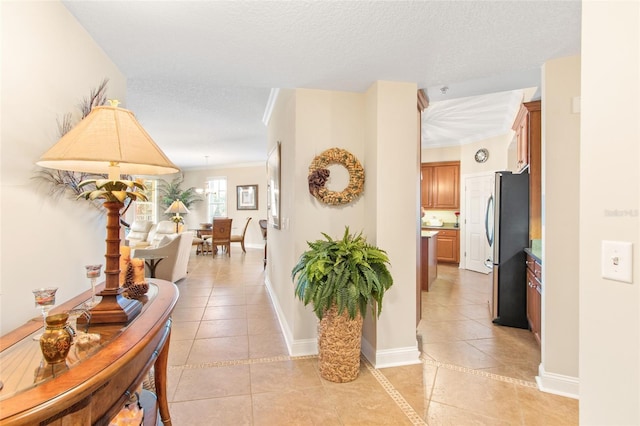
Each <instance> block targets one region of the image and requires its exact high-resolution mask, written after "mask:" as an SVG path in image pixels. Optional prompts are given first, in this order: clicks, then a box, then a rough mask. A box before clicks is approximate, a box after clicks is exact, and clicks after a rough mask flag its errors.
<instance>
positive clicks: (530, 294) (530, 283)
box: [527, 254, 542, 344]
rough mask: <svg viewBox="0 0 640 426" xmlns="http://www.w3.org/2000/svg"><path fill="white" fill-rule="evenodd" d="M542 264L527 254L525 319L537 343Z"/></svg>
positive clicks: (540, 309)
mask: <svg viewBox="0 0 640 426" xmlns="http://www.w3.org/2000/svg"><path fill="white" fill-rule="evenodd" d="M541 280H542V265H541V264H540V263H538V262H536V260H535V259H534V258H533V257H532V256H530V255H528V254H527V319H528V321H529V328H530V329H531V332H532V333H533V335H534V336H535V338H536V340H537V341H538V344H540V340H541V339H542V295H541V293H542V284H541Z"/></svg>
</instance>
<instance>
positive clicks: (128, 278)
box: [123, 262, 133, 288]
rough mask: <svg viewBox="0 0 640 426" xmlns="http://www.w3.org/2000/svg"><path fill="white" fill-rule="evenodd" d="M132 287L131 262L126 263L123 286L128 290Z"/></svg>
mask: <svg viewBox="0 0 640 426" xmlns="http://www.w3.org/2000/svg"><path fill="white" fill-rule="evenodd" d="M132 285H133V264H132V263H131V262H128V263H127V272H126V274H125V276H124V284H123V286H124V287H125V288H129V287H131V286H132Z"/></svg>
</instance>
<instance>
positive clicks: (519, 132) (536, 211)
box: [513, 101, 542, 240]
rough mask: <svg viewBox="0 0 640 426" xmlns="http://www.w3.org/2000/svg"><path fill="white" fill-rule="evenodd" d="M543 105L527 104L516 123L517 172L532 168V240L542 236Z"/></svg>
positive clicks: (530, 229)
mask: <svg viewBox="0 0 640 426" xmlns="http://www.w3.org/2000/svg"><path fill="white" fill-rule="evenodd" d="M541 110H542V108H541V102H540V101H532V102H525V103H523V104H522V105H521V106H520V111H518V115H517V116H516V120H515V121H514V123H513V130H514V131H515V132H516V142H517V150H518V157H517V160H516V161H517V162H518V163H517V164H516V170H517V171H518V172H519V171H522V170H523V169H524V168H525V167H527V166H529V239H532V240H535V239H540V238H541V235H542V223H541V222H542V220H541V218H542V190H541V189H542V184H541V183H542V182H541V181H542V161H541V152H542V146H541V145H542V133H541V115H542V114H541V112H542V111H541Z"/></svg>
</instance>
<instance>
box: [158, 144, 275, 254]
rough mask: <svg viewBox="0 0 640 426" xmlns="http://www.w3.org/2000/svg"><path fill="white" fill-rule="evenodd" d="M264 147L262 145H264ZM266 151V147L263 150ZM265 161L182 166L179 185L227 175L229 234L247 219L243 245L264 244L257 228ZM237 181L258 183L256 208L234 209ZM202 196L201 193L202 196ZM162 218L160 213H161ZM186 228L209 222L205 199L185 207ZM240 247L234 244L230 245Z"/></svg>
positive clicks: (263, 208) (263, 205) (199, 184)
mask: <svg viewBox="0 0 640 426" xmlns="http://www.w3.org/2000/svg"><path fill="white" fill-rule="evenodd" d="M265 150H266V146H265ZM265 152H266V151H265ZM266 170H267V169H266V165H265V164H255V165H246V166H242V167H240V166H239V167H227V168H210V169H201V170H185V172H184V183H183V184H182V187H183V188H189V187H192V186H193V187H196V188H204V185H205V183H206V182H207V180H209V179H211V178H213V177H226V178H227V191H228V194H227V216H228V217H230V218H232V219H233V223H232V226H233V229H232V234H240V233H242V229H243V227H244V224H245V222H246V220H247V217H250V218H251V222H249V228H247V234H246V235H245V246H246V247H253V248H261V247H263V246H264V241H263V239H262V233H261V232H260V225H259V224H258V221H259V220H260V219H266V218H267V172H266ZM238 185H258V210H238V209H237V203H236V201H237V195H236V194H237V191H236V187H237V186H238ZM203 198H204V197H203ZM163 219H164V217H163ZM184 219H185V225H186V227H187V228H190V229H196V228H199V227H200V223H204V222H211V218H210V217H208V216H207V202H206V201H202V202H200V203H196V204H195V205H194V206H193V208H191V209H189V214H187V215H185V216H184ZM236 246H237V247H240V246H239V245H237V244H234V247H236Z"/></svg>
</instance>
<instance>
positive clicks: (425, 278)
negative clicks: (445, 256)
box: [420, 236, 438, 291]
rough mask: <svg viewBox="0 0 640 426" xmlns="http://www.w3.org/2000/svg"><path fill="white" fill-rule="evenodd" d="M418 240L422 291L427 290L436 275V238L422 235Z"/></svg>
mask: <svg viewBox="0 0 640 426" xmlns="http://www.w3.org/2000/svg"><path fill="white" fill-rule="evenodd" d="M420 240H421V241H420V244H421V247H420V253H421V259H420V271H421V276H420V281H421V288H422V290H423V291H429V287H430V286H431V284H432V283H433V282H434V281H435V279H436V277H437V276H438V261H437V259H436V253H437V251H438V239H437V237H430V236H429V237H427V236H422V237H421V238H420Z"/></svg>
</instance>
